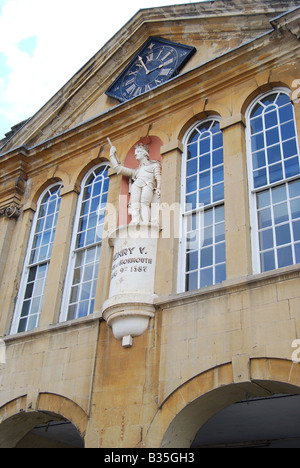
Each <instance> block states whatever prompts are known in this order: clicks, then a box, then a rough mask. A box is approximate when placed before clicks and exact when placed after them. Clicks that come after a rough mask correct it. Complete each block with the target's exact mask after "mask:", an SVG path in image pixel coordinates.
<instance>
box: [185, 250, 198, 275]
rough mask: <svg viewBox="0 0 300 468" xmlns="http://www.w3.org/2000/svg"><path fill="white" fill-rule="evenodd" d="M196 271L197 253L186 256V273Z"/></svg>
mask: <svg viewBox="0 0 300 468" xmlns="http://www.w3.org/2000/svg"><path fill="white" fill-rule="evenodd" d="M197 269H198V251H196V252H191V253H189V254H187V256H186V271H192V270H197Z"/></svg>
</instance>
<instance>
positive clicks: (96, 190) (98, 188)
mask: <svg viewBox="0 0 300 468" xmlns="http://www.w3.org/2000/svg"><path fill="white" fill-rule="evenodd" d="M101 190H102V180H101V181H99V182H96V183H95V184H94V186H93V197H96V196H97V195H100V193H101Z"/></svg>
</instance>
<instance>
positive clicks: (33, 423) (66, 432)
mask: <svg viewBox="0 0 300 468" xmlns="http://www.w3.org/2000/svg"><path fill="white" fill-rule="evenodd" d="M0 447H1V448H84V439H83V438H82V436H81V434H80V432H79V431H78V429H77V428H76V427H75V426H74V424H72V422H71V421H69V420H68V419H66V418H64V417H63V416H61V415H57V414H55V413H51V412H45V411H30V412H25V411H20V413H19V414H16V415H14V416H12V417H10V418H8V419H6V420H5V421H4V422H3V423H2V424H0Z"/></svg>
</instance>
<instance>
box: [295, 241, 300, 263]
mask: <svg viewBox="0 0 300 468" xmlns="http://www.w3.org/2000/svg"><path fill="white" fill-rule="evenodd" d="M295 257H296V263H300V242H299V243H298V244H295Z"/></svg>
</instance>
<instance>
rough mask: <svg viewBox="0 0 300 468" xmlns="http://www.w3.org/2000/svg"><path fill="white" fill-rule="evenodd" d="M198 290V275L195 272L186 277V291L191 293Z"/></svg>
mask: <svg viewBox="0 0 300 468" xmlns="http://www.w3.org/2000/svg"><path fill="white" fill-rule="evenodd" d="M197 288H198V273H197V272H196V271H195V272H193V273H189V274H188V275H186V290H187V291H193V290H194V289H197Z"/></svg>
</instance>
